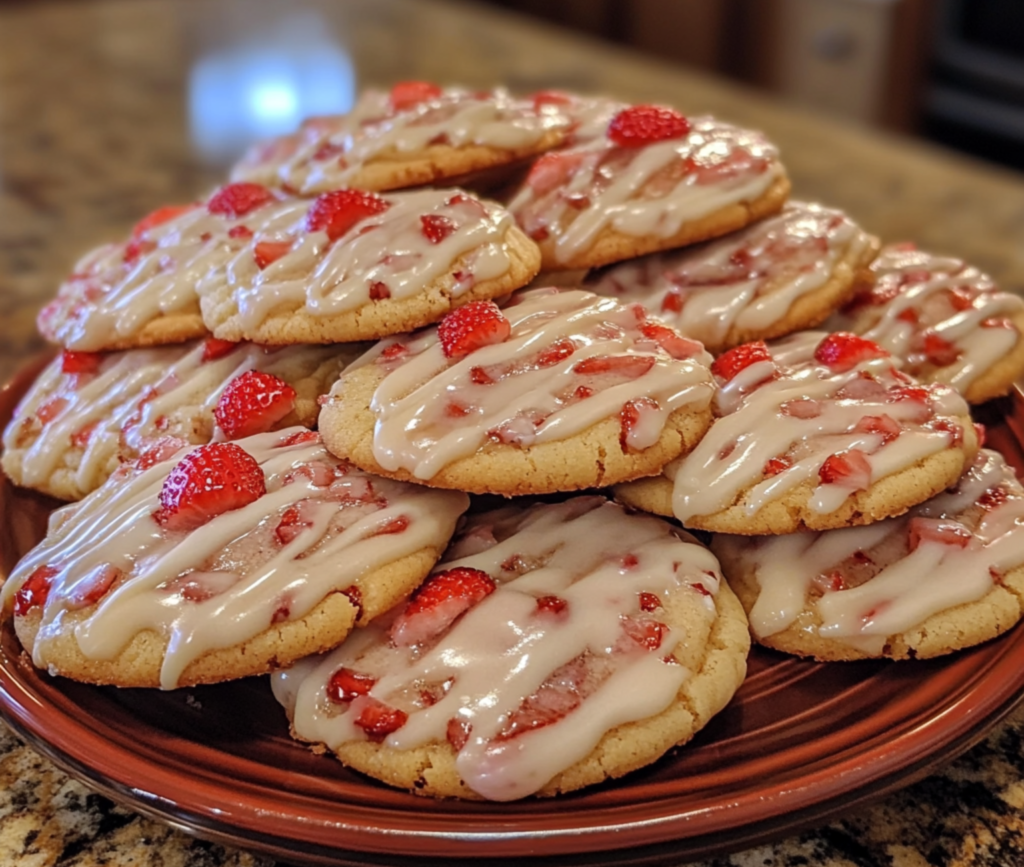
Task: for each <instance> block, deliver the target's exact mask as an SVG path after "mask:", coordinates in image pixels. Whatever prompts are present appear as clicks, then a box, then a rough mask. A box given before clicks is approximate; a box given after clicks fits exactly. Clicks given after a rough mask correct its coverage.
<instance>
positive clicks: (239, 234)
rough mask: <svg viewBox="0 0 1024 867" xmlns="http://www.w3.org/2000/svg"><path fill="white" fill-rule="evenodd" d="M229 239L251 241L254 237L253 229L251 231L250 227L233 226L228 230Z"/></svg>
mask: <svg viewBox="0 0 1024 867" xmlns="http://www.w3.org/2000/svg"><path fill="white" fill-rule="evenodd" d="M228 237H229V238H242V239H249V238H251V237H252V229H250V228H249V227H248V226H241V225H239V226H232V227H231V228H230V229H228Z"/></svg>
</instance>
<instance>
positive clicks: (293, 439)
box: [278, 430, 320, 448]
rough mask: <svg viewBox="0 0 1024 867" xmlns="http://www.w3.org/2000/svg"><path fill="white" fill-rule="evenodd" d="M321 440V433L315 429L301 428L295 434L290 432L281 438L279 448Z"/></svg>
mask: <svg viewBox="0 0 1024 867" xmlns="http://www.w3.org/2000/svg"><path fill="white" fill-rule="evenodd" d="M318 442H320V434H318V433H317V432H316V431H315V430H300V431H296V432H295V433H293V434H288V436H286V437H285V438H284V439H283V440H281V442H280V444H279V445H278V448H283V447H285V446H297V445H305V444H307V443H318Z"/></svg>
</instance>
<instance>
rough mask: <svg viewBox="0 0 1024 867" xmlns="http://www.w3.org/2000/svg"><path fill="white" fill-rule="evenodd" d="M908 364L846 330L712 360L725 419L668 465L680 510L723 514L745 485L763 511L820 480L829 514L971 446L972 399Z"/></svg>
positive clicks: (681, 514) (819, 503) (816, 492)
mask: <svg viewBox="0 0 1024 867" xmlns="http://www.w3.org/2000/svg"><path fill="white" fill-rule="evenodd" d="M896 363H897V362H895V360H894V359H893V358H892V356H890V355H889V353H888V352H886V351H885V350H884V349H882V348H881V347H879V346H878V345H877V344H875V343H872V342H871V341H869V340H866V339H864V338H862V337H858V336H856V335H853V334H847V333H842V332H839V333H833V334H824V333H820V332H801V333H799V334H795V335H793V336H792V337H790V338H787V339H784V340H781V341H779V342H777V343H776V344H775V345H773V346H772V347H771V348H769V347H768V346H766V345H765V344H764V343H763V342H760V341H758V342H755V343H745V344H743V345H741V346H737V347H735V348H734V349H730V350H729V351H728V352H726V353H724V354H723V355H720V356H719V357H718V358H717V359H716V360H715V362H714V364H713V366H712V370H713V371H714V373H715V376H716V378H717V380H718V383H719V390H718V392H717V394H716V396H715V412H716V414H717V416H718V418H716V420H715V422H714V424H713V425H712V427H711V430H710V431H709V432H708V434H707V435H706V436H705V438H704V439H703V440H702V441H701V442H700V443H698V445H697V447H696V448H695V449H694V450H693V451H692V452H691V453H690V454H689V455H687V456H686V457H684V458H683V459H682V460H681V461H679V462H676V463H673V464H671V465H670V466H669V468H668V469H666V475H667V476H669V478H672V479H673V480H674V489H673V495H672V503H673V512H674V514H675V515H676V517H677V518H679V520H681V521H683V522H684V523H685V522H686V521H687V520H688V519H690V518H692V517H694V516H701V515H710V514H713V513H716V512H719V511H721V510H723V509H726V508H727V507H729V506H731V505H732V504H733V503H735V502H736V501H737V500H738V498H739V497H740V495H741V493H743V492H744V491H747V495H746V497H745V505H744V509H745V512H746V514H747V516H750V517H752V516H753V515H755V514H756V513H757V512H758V511H759V510H760V509H761V508H762V507H763V506H764V505H765V504H766V503H768V502H770V501H772V500H776V499H779V498H781V497H782V496H784V495H785V494H786V493H787V492H788V491H790V490H792V489H793V488H795V487H796V486H797V485H801V484H803V483H808V482H809V483H811V484H812V486H813V490H812V493H811V495H810V501H809V508H810V509H811V510H812V511H813V512H816V513H819V514H822V515H826V514H829V513H831V512H834V511H835V510H836V509H838V508H839V507H840V506H842V505H843V503H844V502H845V501H846V500H847V499H848V498H849V497H851V496H853V495H854V494H855V493H857V492H858V491H863V490H866V489H868V488H869V487H870V486H871V484H872V483H873V482H874V481H877V480H878V479H881V478H883V477H884V476H888V475H890V474H892V473H895V472H897V471H899V470H902V469H904V468H907V467H911V466H913V465H914V464H916V463H917V462H918V461H920V460H922V459H923V458H925V457H927V456H928V455H931V454H935V453H937V452H941V451H943V450H945V449H949V448H951V447H953V446H957V445H960V444H961V443H962V442H963V440H964V431H963V427H962V425H963V423H964V419H965V418H967V417H968V416H969V412H968V408H967V405H966V403H964V400H963V398H961V397H960V396H959V395H958V394H957V393H956V392H955V391H953V390H952V389H951V388H949V387H948V386H943V385H930V386H923V385H918V384H917V383H915V381H914V380H913V379H911V378H910V377H908V376H906V375H905V374H903V373H901V372H900V371H899V370H897V368H896V366H895V364H896Z"/></svg>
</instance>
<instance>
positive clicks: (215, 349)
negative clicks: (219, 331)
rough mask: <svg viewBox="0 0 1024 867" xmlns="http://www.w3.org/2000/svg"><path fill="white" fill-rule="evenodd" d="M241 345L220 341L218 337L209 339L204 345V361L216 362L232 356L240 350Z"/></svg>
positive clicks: (229, 341)
mask: <svg viewBox="0 0 1024 867" xmlns="http://www.w3.org/2000/svg"><path fill="white" fill-rule="evenodd" d="M238 346H239V344H237V343H235V342H234V341H231V340H220V339H219V338H217V337H207V338H206V340H205V342H204V343H203V358H202V360H203V361H216V360H217V359H218V358H223V357H224V356H225V355H230V354H231V353H232V352H234V351H235V350H236V349H237V348H238Z"/></svg>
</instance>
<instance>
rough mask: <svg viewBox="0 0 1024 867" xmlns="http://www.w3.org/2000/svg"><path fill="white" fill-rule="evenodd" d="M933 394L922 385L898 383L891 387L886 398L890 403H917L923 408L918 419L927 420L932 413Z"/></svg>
mask: <svg viewBox="0 0 1024 867" xmlns="http://www.w3.org/2000/svg"><path fill="white" fill-rule="evenodd" d="M931 396H932V393H931V392H930V391H929V390H928V389H927V388H925V387H924V386H921V385H897V386H894V387H893V388H890V389H889V392H888V394H887V395H886V398H885V399H886V401H887V402H888V403H903V402H907V403H914V404H917V405H918V406H919V407H920V410H921V411H920V414H919V416H920V417H919V419H918V420H919V421H927V419H928V418H929V417H930V416H931V414H932V407H931ZM915 418H918V417H917V416H915Z"/></svg>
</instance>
